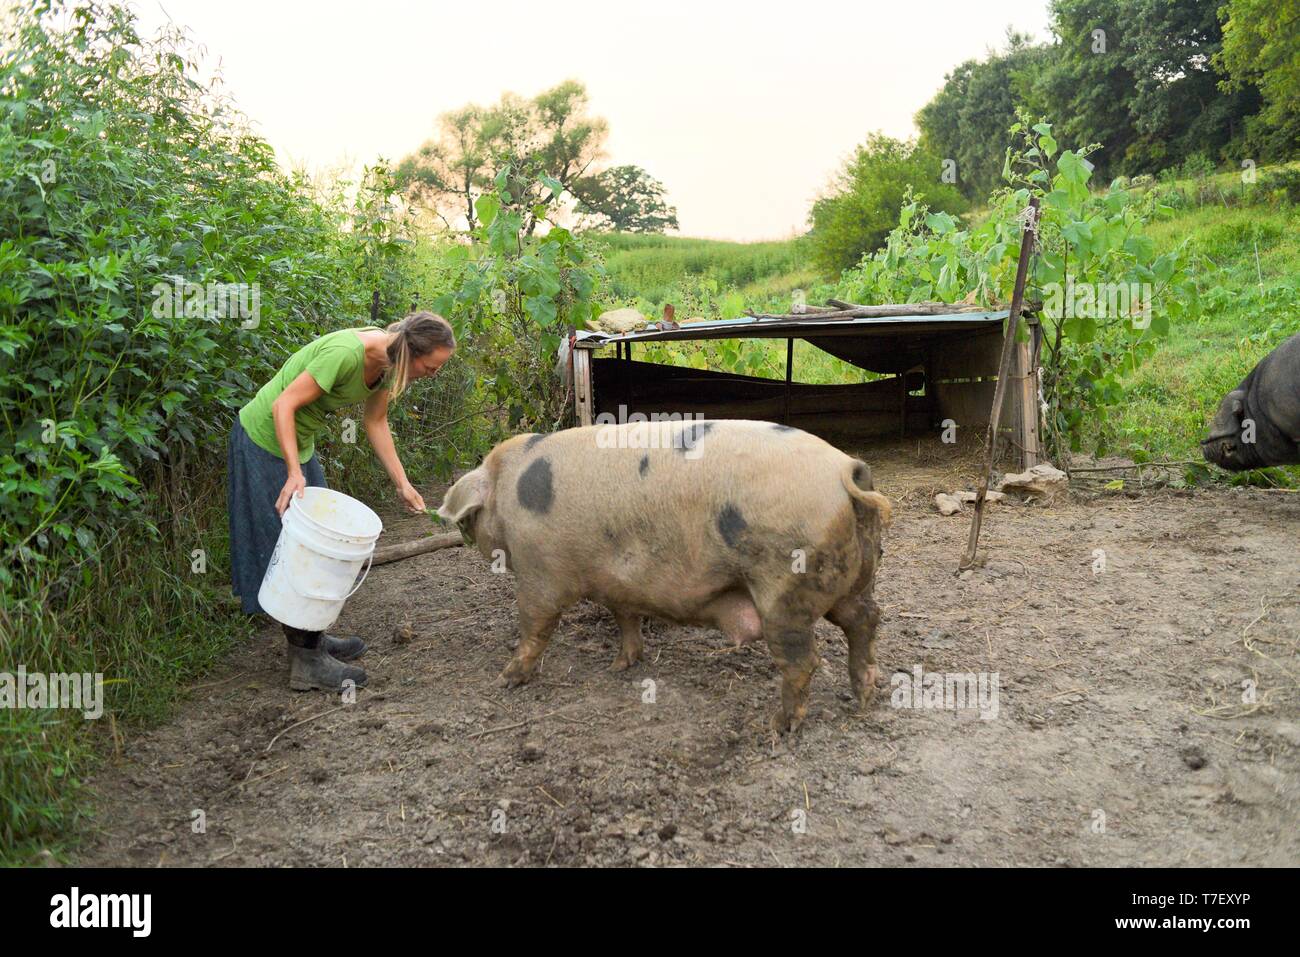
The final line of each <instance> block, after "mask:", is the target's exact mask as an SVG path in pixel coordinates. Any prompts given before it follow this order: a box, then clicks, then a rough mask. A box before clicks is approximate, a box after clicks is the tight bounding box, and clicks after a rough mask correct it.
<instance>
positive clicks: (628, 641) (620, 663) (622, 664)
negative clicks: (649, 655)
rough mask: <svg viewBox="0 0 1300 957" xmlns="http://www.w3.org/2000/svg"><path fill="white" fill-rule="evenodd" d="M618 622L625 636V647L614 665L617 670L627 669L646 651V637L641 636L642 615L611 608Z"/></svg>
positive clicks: (620, 651) (621, 632)
mask: <svg viewBox="0 0 1300 957" xmlns="http://www.w3.org/2000/svg"><path fill="white" fill-rule="evenodd" d="M610 611H612V612H613V613H614V618H615V620H616V621H617V622H618V630H619V633H620V634H621V635H622V638H623V647H622V648H621V649H620V650H619V653H618V657H617V658H615V659H614V664H613V665H612V667H613V669H614V670H615V671H626V670H627V669H628V668H631V667H632V666H633V665H634V664H636V663H637V662H638V661H640V660H641V654H642V652H644V651H645V639H644V638H642V637H641V616H640V615H634V614H631V613H630V612H624V611H619V610H618V609H617V608H611V609H610Z"/></svg>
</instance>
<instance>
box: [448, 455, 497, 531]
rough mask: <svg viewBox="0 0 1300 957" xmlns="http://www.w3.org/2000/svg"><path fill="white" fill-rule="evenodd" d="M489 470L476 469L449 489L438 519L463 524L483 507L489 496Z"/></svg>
mask: <svg viewBox="0 0 1300 957" xmlns="http://www.w3.org/2000/svg"><path fill="white" fill-rule="evenodd" d="M488 485H489V483H488V474H487V469H485V468H482V467H481V466H480V467H479V468H476V469H475V470H474V471H472V472H469V473H467V474H465V475H463V476H461V479H460V481H459V482H457V483H456V484H455V485H453V486H452V487H451V488H449V489H447V495H446V497H445V498H444V499H443V500H442V505H440V506H439V507H438V517H439V518H442V519H445V520H446V521H448V522H462V521H464V520H465V519H467V518H469V517H470V516H471V515H473V514H474V513H475V512H476V511H478V510H479V509H480V508H482V507H483V503H484V502H486V501H487V496H488Z"/></svg>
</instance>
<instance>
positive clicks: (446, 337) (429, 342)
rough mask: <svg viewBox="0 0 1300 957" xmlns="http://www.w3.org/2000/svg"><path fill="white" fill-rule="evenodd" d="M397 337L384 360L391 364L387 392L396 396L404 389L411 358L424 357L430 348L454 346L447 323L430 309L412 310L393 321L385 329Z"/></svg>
mask: <svg viewBox="0 0 1300 957" xmlns="http://www.w3.org/2000/svg"><path fill="white" fill-rule="evenodd" d="M387 331H388V332H391V333H396V334H397V336H396V338H395V339H393V341H392V342H391V343H390V344H389V346H388V362H389V364H390V365H391V366H392V370H391V372H390V373H389V378H388V392H389V396H390V398H392V399H396V398H397V397H398V396H400V395H401V394H402V393H403V392H405V391H406V387H407V385H408V384H409V383H410V380H411V361H412V360H413V359H418V358H420V357H421V356H427V355H428V354H429V353H430V352H432V351H433V350H434V349H439V348H443V349H451V350H453V351H454V350H455V348H456V335H455V333H453V332H452V331H451V323H449V322H448V321H447V320H446V319H444V318H442V316H439V315H435V314H434V313H432V312H413V313H411V314H410V315H409V316H407V317H406V318H404V319H402V320H400V321H398V322H395V323H393V324H392V325H391V326H389V327H388V329H387Z"/></svg>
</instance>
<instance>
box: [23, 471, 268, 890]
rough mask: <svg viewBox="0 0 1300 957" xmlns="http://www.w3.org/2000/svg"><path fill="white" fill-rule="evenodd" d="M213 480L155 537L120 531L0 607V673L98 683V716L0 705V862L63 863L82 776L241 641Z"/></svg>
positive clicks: (78, 823) (248, 628) (220, 502)
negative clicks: (78, 677) (40, 857)
mask: <svg viewBox="0 0 1300 957" xmlns="http://www.w3.org/2000/svg"><path fill="white" fill-rule="evenodd" d="M214 474H217V475H219V473H217V472H215V470H214ZM220 480H221V478H218V479H217V480H216V481H213V482H211V483H209V484H208V485H206V486H205V487H204V488H202V489H198V490H195V491H196V496H195V497H196V499H197V504H196V505H195V506H194V507H192V508H189V509H186V510H185V511H184V512H183V513H182V514H180V515H177V516H174V517H173V516H168V517H169V519H171V522H172V524H170V525H168V526H164V528H165V529H166V530H165V531H164V532H163V533H161V534H160V535H159V536H158V537H157V538H154V537H151V536H147V535H146V534H144V533H142V532H139V531H131V532H128V533H126V534H125V536H124V537H121V538H117V539H115V540H112V541H109V542H107V543H106V544H105V545H104V547H103V548H102V549H101V551H100V552H99V556H98V557H99V560H98V561H97V562H92V561H87V562H85V563H84V564H83V565H82V566H81V569H80V574H79V575H76V576H72V577H71V578H67V577H64V578H63V579H61V580H54V579H51V580H50V581H36V582H31V583H30V584H31V588H30V589H28V590H27V591H26V592H25V593H24V594H22V595H17V596H13V600H11V601H10V602H8V603H7V604H6V605H5V606H4V608H3V609H2V610H0V630H3V631H4V633H5V639H6V641H5V666H4V667H5V670H8V671H10V672H11V673H12V672H14V671H16V670H17V667H18V666H19V665H22V666H23V667H24V668H25V669H26V671H27V672H28V673H29V674H30V673H32V672H45V673H52V672H53V673H89V674H95V673H99V674H102V675H103V677H104V688H103V701H102V705H103V711H104V713H103V716H102V717H101V718H99V719H98V720H87V719H86V718H85V717H84V716H83V714H82V712H81V711H79V710H74V709H67V708H50V709H43V710H26V709H14V708H4V709H0V865H14V864H24V863H29V862H31V861H32V860H33V858H34V857H35V855H37V854H38V853H40V852H42V851H48V852H50V853H52V854H53V855H54V856H55V857H56V858H59V859H63V858H65V856H66V853H67V850H68V849H69V847H70V846H71V844H72V843H75V841H76V840H77V838H78V836H79V834H80V832H81V830H82V825H84V824H85V823H86V822H87V820H88V817H89V811H88V807H87V801H86V793H85V784H84V781H85V777H86V774H87V773H88V772H89V771H90V770H91V769H92V768H93V766H94V764H95V763H96V761H97V760H99V759H100V757H102V755H104V754H106V753H109V752H111V751H112V750H113V749H114V747H115V746H116V743H117V741H118V740H119V733H120V732H121V731H124V730H125V731H128V732H129V731H131V730H134V729H137V728H140V727H144V726H146V725H149V724H153V723H156V722H158V721H161V720H163V719H164V718H165V717H167V716H168V715H169V714H170V713H171V711H172V708H173V707H174V705H175V704H176V702H177V701H178V700H179V699H180V697H181V696H182V694H183V689H184V687H185V686H186V684H187V683H188V682H190V681H192V680H193V679H194V678H195V677H197V676H199V675H201V674H203V673H204V672H205V671H207V670H208V669H209V668H211V667H212V665H213V664H215V663H216V662H217V661H218V660H219V659H220V658H221V656H222V654H223V653H224V652H225V651H226V650H228V649H229V648H230V646H231V645H232V644H233V643H234V642H235V641H238V640H240V639H243V638H247V637H248V636H249V635H251V633H252V631H253V627H254V625H253V621H252V619H250V618H247V617H246V616H243V615H242V614H240V613H239V611H238V606H237V604H236V603H235V601H234V599H233V598H232V596H231V594H230V590H229V574H228V570H229V554H228V550H229V540H228V538H227V535H226V528H225V526H226V513H225V509H224V499H223V496H222V495H221V491H220V488H219V483H220ZM160 524H161V523H160ZM196 550H200V552H201V559H200V555H198V554H196ZM124 595H129V596H131V600H130V601H123V600H122V599H123V596H124Z"/></svg>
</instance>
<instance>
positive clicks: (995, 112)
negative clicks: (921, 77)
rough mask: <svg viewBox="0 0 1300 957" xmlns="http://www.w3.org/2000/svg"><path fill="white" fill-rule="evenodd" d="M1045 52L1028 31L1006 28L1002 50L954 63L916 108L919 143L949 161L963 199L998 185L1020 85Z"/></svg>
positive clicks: (1029, 77) (979, 196)
mask: <svg viewBox="0 0 1300 957" xmlns="http://www.w3.org/2000/svg"><path fill="white" fill-rule="evenodd" d="M1048 53H1049V48H1048V47H1046V46H1044V45H1042V44H1035V43H1033V42H1032V40H1031V39H1030V37H1029V36H1028V35H1026V34H1022V33H1016V32H1015V31H1008V32H1007V45H1006V49H1005V50H1003V51H1001V52H991V53H990V54H989V55H988V56H987V57H986V58H985V59H984V60H982V61H980V60H967V61H966V62H965V63H963V64H961V65H960V66H958V67H957V68H956V69H954V70H953V71H952V72H951V73H949V74H948V75H947V76H946V77H944V84H943V87H942V88H941V89H940V90H939V92H938V93H936V94H935V96H934V99H932V100H931V101H930V102H929V103H927V104H926V105H925V106H923V107H922V108H921V110H920V112H918V113H917V115H916V126H917V129H919V130H920V131H921V146H922V147H923V148H924V149H926V150H928V151H929V152H931V153H933V154H934V155H936V156H939V157H941V159H942V160H943V161H944V162H945V163H948V164H950V165H948V166H947V167H946V169H947V171H948V172H949V173H950V174H951V177H955V182H956V185H957V187H958V189H960V190H961V192H962V195H964V196H965V197H966V198H967V199H971V200H983V199H985V198H987V197H988V194H989V193H990V192H992V191H993V190H994V189H995V188H996V187H997V186H999V185H1001V181H1002V162H1003V160H1004V158H1005V154H1006V149H1007V147H1008V146H1010V145H1011V140H1010V138H1009V136H1008V133H1007V130H1008V128H1010V126H1011V124H1012V123H1014V122H1015V121H1016V107H1017V106H1018V105H1020V104H1021V103H1023V100H1024V97H1023V95H1022V94H1021V93H1020V90H1021V89H1022V88H1025V87H1028V86H1030V85H1031V84H1032V82H1033V78H1034V77H1035V76H1036V74H1037V71H1038V70H1039V68H1040V66H1041V64H1042V63H1043V62H1044V60H1045V59H1046V58H1047V56H1048ZM948 181H952V180H951V179H950V180H948Z"/></svg>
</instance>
